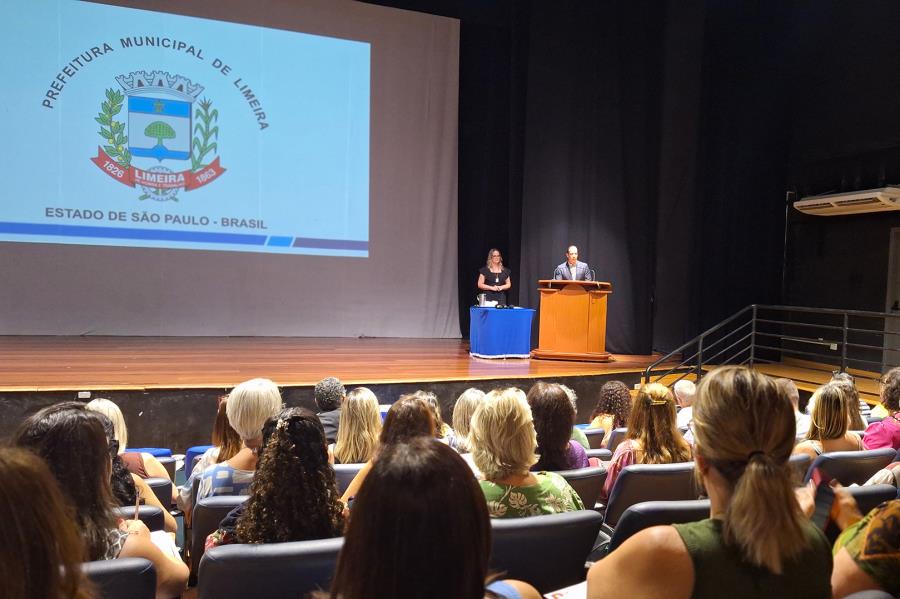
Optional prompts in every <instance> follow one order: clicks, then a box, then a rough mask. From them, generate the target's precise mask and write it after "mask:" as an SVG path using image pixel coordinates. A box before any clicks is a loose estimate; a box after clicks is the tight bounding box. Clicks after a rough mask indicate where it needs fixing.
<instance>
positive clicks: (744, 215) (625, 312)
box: [378, 0, 798, 354]
mask: <svg viewBox="0 0 900 599" xmlns="http://www.w3.org/2000/svg"><path fill="white" fill-rule="evenodd" d="M378 2H379V3H383V4H390V5H394V6H400V7H403V8H415V9H419V10H426V11H429V12H437V13H439V14H445V15H448V16H456V17H458V18H460V19H461V27H460V37H461V42H460V90H459V94H460V99H459V101H460V103H459V114H460V123H459V140H460V145H459V298H460V325H461V328H462V333H463V335H464V336H467V335H468V308H469V306H470V305H471V304H472V302H473V301H474V296H475V279H476V276H477V270H478V268H479V267H480V266H482V265H483V264H484V260H485V257H486V255H487V250H488V249H489V248H490V247H498V248H500V250H501V251H502V252H503V253H504V262H505V264H506V266H508V267H510V268H512V270H513V281H514V286H513V289H512V292H511V293H510V294H509V299H510V301H511V302H512V303H517V304H519V305H524V306H529V307H535V308H536V307H537V306H538V301H539V300H538V293H537V289H536V281H537V280H538V279H541V278H547V277H549V276H551V275H552V272H553V269H554V267H555V266H556V265H557V264H559V263H561V262H562V261H563V259H564V256H563V254H564V252H565V249H566V247H567V246H568V245H569V244H575V245H577V246H578V247H579V250H580V256H581V259H583V260H584V261H586V262H589V263H590V265H591V267H592V268H593V269H594V270H596V273H597V276H598V278H600V279H603V280H607V281H610V282H612V284H613V287H614V293H613V295H612V296H610V303H609V312H608V314H609V317H608V322H607V325H608V326H607V348H608V349H609V350H610V351H612V352H615V353H634V354H646V353H649V352H651V351H652V350H659V351H668V350H670V349H673V348H675V347H676V346H678V345H680V344H681V343H682V342H683V341H685V340H687V339H689V338H690V337H693V336H694V335H696V334H697V333H699V332H700V331H701V330H702V329H703V328H705V327H707V326H710V325H711V324H714V323H715V322H718V321H719V320H721V319H722V318H724V317H726V316H728V315H729V314H731V313H732V312H734V311H736V310H738V309H739V308H742V307H743V306H745V305H747V304H750V303H767V302H769V303H777V302H779V301H780V299H781V283H782V257H783V256H782V255H783V250H784V244H783V236H784V190H785V189H786V184H787V183H786V174H787V173H786V172H787V162H788V155H789V148H790V142H791V140H790V120H791V116H792V114H791V110H792V108H793V103H792V99H791V98H790V92H791V90H792V88H791V86H790V85H789V79H790V77H791V76H792V74H793V73H795V72H796V70H797V68H798V65H796V64H794V62H795V60H796V57H795V56H794V54H793V52H792V50H791V47H792V46H791V45H792V43H794V41H795V40H793V39H792V33H793V30H792V27H791V25H792V19H793V18H794V17H795V14H794V12H793V11H794V7H793V5H792V4H791V3H784V2H780V1H779V2H763V3H733V2H725V1H722V0H668V1H665V2H659V1H650V0H648V1H630V2H624V1H618V2H612V1H597V2H583V1H576V0H565V1H550V0H497V1H496V2H487V3H486V2H483V1H481V0H457V1H455V2H454V1H451V0H378ZM533 343H534V344H537V334H536V331H535V335H534V338H533Z"/></svg>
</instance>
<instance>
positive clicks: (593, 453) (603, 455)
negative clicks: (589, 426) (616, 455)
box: [585, 449, 612, 462]
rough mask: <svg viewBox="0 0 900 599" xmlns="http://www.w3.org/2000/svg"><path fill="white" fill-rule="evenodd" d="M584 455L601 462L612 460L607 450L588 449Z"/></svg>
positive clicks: (610, 453)
mask: <svg viewBox="0 0 900 599" xmlns="http://www.w3.org/2000/svg"><path fill="white" fill-rule="evenodd" d="M585 453H586V454H587V457H589V458H597V459H598V460H600V461H601V462H608V461H610V460H611V459H612V452H611V451H610V450H608V449H588V450H587V451H585Z"/></svg>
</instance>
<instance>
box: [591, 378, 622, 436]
mask: <svg viewBox="0 0 900 599" xmlns="http://www.w3.org/2000/svg"><path fill="white" fill-rule="evenodd" d="M629 416H631V392H630V391H629V390H628V387H627V386H626V385H625V383H623V382H622V381H608V382H606V383H603V386H602V387H600V397H599V398H598V399H597V405H596V406H595V407H594V411H593V413H592V414H591V424H590V426H589V427H588V428H602V429H603V430H604V431H606V432H605V433H604V435H603V441H602V442H601V443H600V445H601V446H602V447H606V444H607V443H608V442H609V435H610V433H612V431H613V429H615V428H620V427H623V426H627V423H628V417H629Z"/></svg>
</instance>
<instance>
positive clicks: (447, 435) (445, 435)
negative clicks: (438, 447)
mask: <svg viewBox="0 0 900 599" xmlns="http://www.w3.org/2000/svg"><path fill="white" fill-rule="evenodd" d="M413 395H415V396H416V397H418V398H419V399H421V400H422V401H424V402H425V404H426V405H427V406H428V409H429V410H431V418H432V420H434V431H435V432H434V437H435V438H436V439H438V440H439V441H440V442H441V443H446V444H447V445H449V446H450V447H453V446H454V445H456V431H454V430H453V429H452V428H450V425H449V424H447V423H446V422H444V418H443V416H441V402H440V401H439V400H438V396H437V395H435V394H434V393H432V392H431V391H422V390H421V389H420V390H418V391H415V392H413Z"/></svg>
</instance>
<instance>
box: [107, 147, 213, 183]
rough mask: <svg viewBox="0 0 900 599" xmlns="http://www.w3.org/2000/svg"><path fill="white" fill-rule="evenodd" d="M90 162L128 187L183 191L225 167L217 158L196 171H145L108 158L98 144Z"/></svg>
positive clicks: (204, 180) (208, 180)
mask: <svg viewBox="0 0 900 599" xmlns="http://www.w3.org/2000/svg"><path fill="white" fill-rule="evenodd" d="M91 162H93V163H94V164H96V165H97V168H99V169H100V170H101V171H103V172H104V173H106V174H107V175H109V176H110V177H112V178H113V179H115V180H116V181H118V182H119V183H122V184H124V185H128V186H129V187H134V186H135V185H143V186H146V187H153V188H155V189H175V188H178V187H183V188H184V190H185V191H191V190H194V189H198V188H200V187H203V186H204V185H206V184H207V183H212V182H213V181H215V180H216V179H218V178H219V175H221V174H222V173H224V172H225V169H224V168H222V166H221V165H220V164H219V159H218V158H216V159H215V160H213V161H212V163H211V164H209V165H207V166H205V167H203V168H202V169H200V170H199V171H197V172H192V171H189V170H188V171H181V172H178V173H159V172H152V171H145V170H143V169H139V168H137V167H134V166H129V167H127V168H126V167H124V166H122V165H121V164H119V163H118V162H116V161H115V160H113V159H112V158H110V157H109V154H107V153H106V152H104V151H103V148H101V147H99V146H98V147H97V156H96V158H91Z"/></svg>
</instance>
